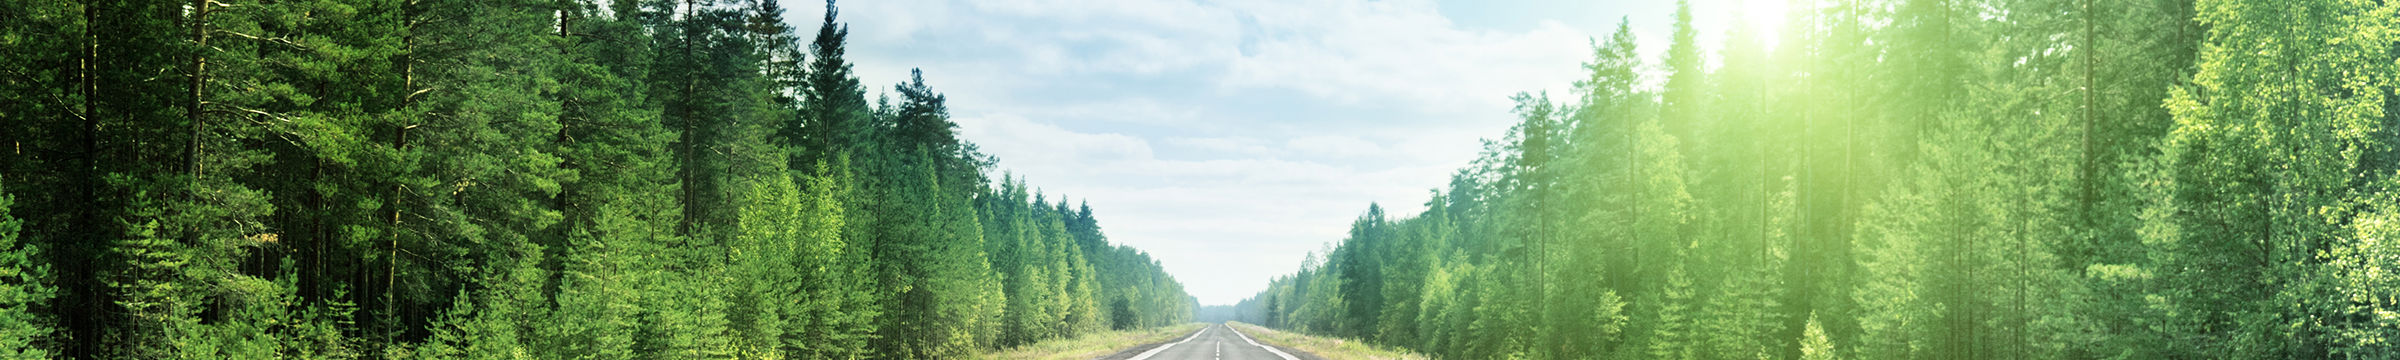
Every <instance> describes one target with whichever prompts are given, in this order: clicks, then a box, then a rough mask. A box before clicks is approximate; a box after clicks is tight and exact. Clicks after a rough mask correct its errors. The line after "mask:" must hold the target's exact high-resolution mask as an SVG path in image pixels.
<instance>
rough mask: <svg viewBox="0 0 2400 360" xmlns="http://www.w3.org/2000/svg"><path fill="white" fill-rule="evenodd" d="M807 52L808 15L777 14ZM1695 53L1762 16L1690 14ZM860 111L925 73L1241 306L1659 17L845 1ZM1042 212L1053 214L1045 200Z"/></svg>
mask: <svg viewBox="0 0 2400 360" xmlns="http://www.w3.org/2000/svg"><path fill="white" fill-rule="evenodd" d="M783 1H784V7H785V8H786V9H788V10H787V14H786V16H787V17H789V18H790V19H789V20H790V21H791V23H793V24H795V25H796V27H798V28H800V30H801V31H802V32H804V34H803V36H809V35H813V33H814V32H815V31H816V29H817V24H819V23H820V22H821V21H822V19H823V16H824V6H823V4H822V3H820V2H817V1H813V0H783ZM1692 1H1693V3H1692V5H1693V8H1694V18H1695V24H1696V27H1697V28H1699V29H1700V30H1701V33H1702V36H1701V41H1700V43H1701V44H1702V45H1703V46H1704V47H1705V48H1708V49H1710V50H1711V51H1712V52H1713V51H1714V49H1715V48H1717V47H1719V46H1717V44H1719V43H1722V42H1723V40H1722V34H1723V33H1724V29H1725V28H1726V27H1727V26H1731V24H1735V23H1739V24H1745V25H1748V26H1757V27H1761V28H1764V29H1770V30H1771V29H1772V28H1773V27H1774V25H1773V22H1772V21H1733V20H1731V19H1734V18H1735V17H1734V15H1735V14H1737V13H1740V14H1745V15H1742V16H1743V17H1742V18H1747V19H1777V18H1780V15H1774V14H1778V13H1777V12H1779V11H1780V9H1781V6H1779V5H1776V4H1780V2H1779V1H1778V0H1692ZM839 5H840V9H841V12H840V20H839V21H841V22H843V23H847V24H849V25H850V39H849V41H850V44H849V49H848V50H849V54H848V59H849V60H850V61H851V62H853V63H855V64H856V68H855V71H856V73H857V74H858V75H859V77H860V78H861V80H862V81H863V82H864V83H865V84H867V85H868V86H869V89H868V92H869V95H868V96H870V97H873V96H877V95H876V94H879V93H891V92H892V91H891V89H892V84H897V83H899V82H900V81H901V80H903V79H905V78H906V77H907V76H908V73H909V70H910V69H922V70H923V71H924V73H925V79H926V80H925V81H926V83H927V84H928V85H930V86H932V87H933V88H934V89H935V90H936V91H940V92H942V93H944V94H947V95H948V99H949V109H950V112H951V115H952V118H953V120H954V121H956V122H957V123H958V124H959V131H960V132H961V135H962V136H963V137H964V138H965V139H967V140H968V141H971V142H974V143H975V144H977V145H978V146H980V147H981V149H982V150H983V151H984V152H985V153H988V154H991V155H994V156H996V157H998V158H999V160H1000V165H999V167H1000V168H1001V169H1004V170H1005V171H1007V172H1009V173H1010V174H1013V175H1015V176H1021V177H1024V178H1026V179H1027V182H1028V183H1029V184H1030V185H1033V186H1034V187H1036V188H1039V189H1040V190H1041V191H1042V192H1043V193H1044V194H1046V195H1048V196H1049V197H1050V198H1051V199H1057V198H1060V197H1065V198H1068V199H1070V201H1075V202H1088V203H1089V204H1090V206H1091V207H1092V209H1093V213H1094V215H1095V217H1097V218H1098V219H1099V223H1100V226H1101V228H1102V230H1103V231H1105V232H1106V233H1107V235H1108V237H1109V240H1110V241H1112V242H1114V243H1117V244H1122V245H1128V246H1133V247H1135V248H1139V249H1142V250H1144V251H1147V252H1149V253H1150V255H1151V256H1152V257H1155V258H1157V259H1158V261H1159V263H1161V264H1162V265H1163V266H1165V267H1166V270H1167V272H1168V273H1169V274H1172V275H1174V276H1175V277H1176V279H1177V280H1180V281H1182V283H1183V284H1184V287H1185V290H1186V291H1187V292H1189V293H1191V295H1192V296H1194V297H1197V298H1199V301H1200V302H1201V303H1202V304H1206V305H1223V304H1232V303H1234V302H1238V301H1240V300H1242V299H1243V298H1247V297H1250V296H1251V295H1254V294H1256V293H1257V292H1258V291H1259V290H1261V289H1263V288H1265V287H1266V285H1267V283H1268V282H1269V281H1270V280H1272V279H1274V278H1275V277H1277V276H1282V275H1288V274H1290V273H1292V272H1293V271H1295V270H1297V269H1298V268H1299V266H1300V264H1301V262H1302V260H1303V259H1304V258H1305V257H1306V256H1307V255H1308V254H1309V253H1311V252H1313V251H1320V250H1322V249H1324V248H1326V244H1328V243H1332V242H1338V241H1341V240H1342V239H1343V237H1344V236H1345V235H1346V234H1347V232H1348V230H1349V225H1350V223H1351V221H1352V220H1354V219H1356V218H1357V217H1358V216H1359V215H1362V214H1364V213H1365V212H1366V209H1367V206H1368V204H1370V203H1375V204H1381V205H1382V206H1384V207H1385V208H1386V209H1387V211H1386V213H1388V214H1393V215H1395V216H1412V215H1414V214H1416V213H1418V212H1421V211H1422V210H1423V209H1424V205H1423V203H1424V202H1425V201H1426V200H1427V199H1429V198H1430V196H1431V194H1432V190H1433V189H1434V188H1437V187H1442V186H1444V185H1445V184H1447V183H1448V181H1449V176H1450V174H1451V173H1452V172H1453V171H1455V170H1457V169H1459V168H1461V167H1464V166H1466V165H1467V164H1468V162H1470V161H1472V160H1473V159H1474V158H1475V156H1476V154H1477V153H1478V152H1479V151H1480V150H1481V148H1482V145H1481V144H1482V139H1486V138H1498V137H1500V136H1502V135H1503V134H1504V133H1505V132H1506V131H1507V129H1508V127H1509V126H1510V125H1512V124H1513V123H1514V121H1515V119H1516V117H1515V115H1513V114H1512V113H1510V111H1509V110H1510V108H1511V107H1512V106H1511V103H1510V101H1509V100H1508V97H1509V96H1510V95H1512V94H1516V93H1518V92H1527V93H1537V94H1539V93H1545V92H1546V93H1547V94H1549V95H1550V97H1551V98H1553V99H1559V100H1565V99H1569V98H1572V97H1573V96H1572V95H1571V92H1569V89H1570V86H1571V85H1570V84H1571V83H1572V82H1573V81H1574V80H1575V79H1578V78H1581V77H1582V65H1581V64H1582V63H1584V62H1586V61H1588V60H1590V58H1591V54H1592V51H1591V44H1592V41H1593V39H1596V38H1605V37H1606V36H1607V35H1608V34H1609V33H1611V32H1613V31H1615V30H1616V28H1617V24H1618V22H1619V20H1620V19H1626V20H1630V21H1631V29H1632V30H1633V31H1634V33H1635V35H1636V38H1637V39H1638V41H1639V44H1640V51H1641V52H1642V53H1644V54H1645V55H1646V56H1648V57H1650V58H1651V60H1650V61H1651V62H1653V63H1655V62H1657V60H1656V59H1657V57H1658V56H1659V54H1660V53H1662V52H1663V50H1664V49H1665V47H1666V44H1667V39H1668V36H1669V34H1671V30H1670V29H1672V27H1671V26H1672V21H1673V14H1674V9H1675V8H1674V3H1673V2H1671V1H1663V0H1380V1H1377V0H1221V1H1203V0H849V1H846V2H843V3H841V4H839ZM1054 201H1055V200H1054Z"/></svg>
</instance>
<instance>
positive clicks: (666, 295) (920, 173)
mask: <svg viewBox="0 0 2400 360" xmlns="http://www.w3.org/2000/svg"><path fill="white" fill-rule="evenodd" d="M825 5H826V10H827V11H826V13H825V17H824V22H823V23H822V24H819V25H820V26H819V27H818V28H816V29H815V31H805V30H806V29H804V28H799V27H796V26H794V25H793V24H787V23H786V21H785V20H784V13H783V9H782V8H780V7H779V5H778V4H777V1H772V0H609V1H585V0H473V1H466V0H189V1H169V0H26V1H9V2H8V3H7V4H6V5H4V6H0V120H4V121H0V146H6V147H5V148H4V149H0V189H5V190H4V191H0V358H6V359H42V358H71V359H218V358H221V359H277V358H281V359H362V358H363V359H420V358H422V359H721V358H723V359H730V358H741V359H786V358H788V359H926V358H956V357H961V356H964V355H966V354H972V353H976V352H979V351H983V350H986V349H994V348H999V347H1006V346H1012V345H1018V344H1025V343H1030V342H1034V341H1039V340H1044V339H1053V338H1063V337H1073V336H1076V335H1078V334H1086V333H1092V332H1096V331H1100V330H1107V329H1130V328H1146V327H1155V326H1163V325H1171V324H1181V323H1186V322H1189V321H1190V318H1191V313H1192V309H1193V308H1194V307H1195V306H1196V305H1195V304H1194V300H1193V299H1192V298H1191V297H1190V296H1189V295H1186V294H1185V292H1184V290H1183V286H1182V285H1181V284H1180V283H1178V282H1177V281H1176V280H1175V279H1174V278H1172V277H1170V276H1168V275H1167V274H1166V273H1165V272H1164V270H1163V269H1162V268H1161V267H1160V265H1159V263H1158V262H1157V261H1156V260H1155V259H1153V258H1152V257H1151V255H1149V254H1147V253H1144V252H1142V251H1140V250H1137V249H1133V248H1129V247H1125V246H1119V245H1114V244H1112V243H1111V242H1110V240H1109V239H1108V238H1107V237H1106V236H1105V235H1103V233H1102V231H1101V227H1100V225H1099V223H1098V222H1097V220H1096V218H1095V216H1094V214H1093V211H1092V209H1091V207H1089V206H1080V205H1078V204H1074V203H1073V202H1072V201H1070V200H1069V199H1068V198H1066V197H1065V196H1058V195H1054V194H1044V193H1042V191H1040V190H1039V189H1038V188H1035V187H1033V186H1031V185H1029V184H1027V180H1025V179H1023V178H1021V177H1018V176H1013V175H1009V174H1008V173H1006V172H1005V171H1003V170H1001V169H1000V168H999V167H998V165H997V164H998V160H997V159H995V158H994V157H992V156H989V155H986V154H983V153H981V152H979V151H978V150H977V148H976V146H975V145H974V144H973V143H971V142H969V141H966V140H964V139H961V138H959V136H958V134H957V131H956V127H957V125H956V124H955V123H953V122H952V121H951V119H950V115H949V110H948V109H947V107H946V106H945V104H944V103H945V97H944V96H943V95H942V94H941V93H939V92H937V91H935V90H934V89H933V88H932V87H931V86H930V85H928V84H927V82H926V80H925V77H924V76H923V74H913V75H915V76H912V77H911V79H910V80H908V81H906V82H903V83H900V84H897V85H894V86H892V87H891V88H889V90H888V91H877V93H879V94H883V95H881V96H879V97H877V98H875V99H873V100H872V101H870V100H869V99H868V98H867V94H868V89H869V86H867V85H862V84H860V81H859V79H858V77H857V76H856V75H855V74H854V73H853V71H852V65H853V64H852V63H850V62H847V61H845V60H844V59H843V56H844V41H845V38H846V36H847V34H848V32H849V30H848V26H847V25H846V24H843V23H841V22H838V21H837V19H836V15H837V14H838V8H837V7H836V6H835V4H834V3H833V2H832V1H827V2H826V4H825Z"/></svg>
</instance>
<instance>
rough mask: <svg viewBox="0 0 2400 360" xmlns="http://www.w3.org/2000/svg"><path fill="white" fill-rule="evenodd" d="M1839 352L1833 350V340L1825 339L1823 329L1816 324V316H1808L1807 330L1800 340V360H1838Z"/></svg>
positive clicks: (1839, 357) (1840, 356)
mask: <svg viewBox="0 0 2400 360" xmlns="http://www.w3.org/2000/svg"><path fill="white" fill-rule="evenodd" d="M1841 358H1842V355H1841V352H1838V351H1835V350H1834V348H1833V340H1832V339H1827V338H1826V337H1825V327H1824V326H1821V325H1818V324H1817V316H1816V315H1814V314H1811V315H1809V316H1808V329H1807V331H1806V332H1803V333H1802V335H1801V338H1800V359H1801V360H1839V359H1841Z"/></svg>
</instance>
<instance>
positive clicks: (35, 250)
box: [0, 191, 57, 359]
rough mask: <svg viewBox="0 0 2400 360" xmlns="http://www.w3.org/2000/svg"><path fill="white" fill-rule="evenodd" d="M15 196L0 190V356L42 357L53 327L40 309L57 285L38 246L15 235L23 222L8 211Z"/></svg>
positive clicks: (47, 353) (47, 303)
mask: <svg viewBox="0 0 2400 360" xmlns="http://www.w3.org/2000/svg"><path fill="white" fill-rule="evenodd" d="M15 198H16V197H14V196H9V195H8V194H7V193H6V192H5V191H0V358H8V359H45V358H49V357H50V356H51V353H50V351H51V350H50V347H49V345H48V344H50V341H52V338H51V337H52V336H53V333H55V332H56V330H54V329H53V328H52V327H51V326H52V325H51V320H50V319H48V316H46V315H45V313H44V312H43V310H45V309H49V308H50V306H51V303H50V301H51V299H52V298H54V297H56V296H57V295H56V292H57V290H56V289H57V288H55V287H54V286H53V285H51V281H52V280H51V278H50V266H49V264H47V263H45V262H43V261H41V260H42V253H41V248H40V247H39V245H38V244H37V243H35V242H31V241H25V240H24V239H22V238H20V237H19V236H20V235H19V234H20V232H21V231H23V230H24V228H25V222H24V220H22V219H18V218H16V217H15V216H11V214H10V208H11V207H12V206H13V205H15V204H16V200H15Z"/></svg>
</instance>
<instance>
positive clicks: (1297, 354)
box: [1220, 323, 1328, 360]
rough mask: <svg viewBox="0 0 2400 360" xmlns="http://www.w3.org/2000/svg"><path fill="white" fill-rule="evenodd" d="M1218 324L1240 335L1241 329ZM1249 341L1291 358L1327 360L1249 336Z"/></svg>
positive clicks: (1231, 325)
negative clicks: (1279, 351) (1290, 355)
mask: <svg viewBox="0 0 2400 360" xmlns="http://www.w3.org/2000/svg"><path fill="white" fill-rule="evenodd" d="M1220 324H1221V325H1224V326H1225V329H1226V330H1233V332H1236V333H1240V332H1242V329H1241V328H1237V327H1234V326H1233V324H1224V323H1220ZM1242 335H1243V336H1248V335H1250V334H1242ZM1250 340H1252V341H1257V342H1258V344H1259V345H1266V346H1273V347H1275V349H1276V350H1282V351H1283V353H1285V354H1292V357H1296V358H1300V360H1328V359H1326V358H1325V357H1323V356H1317V354H1315V353H1310V352H1307V351H1300V349H1294V348H1292V347H1290V346H1283V345H1276V344H1274V343H1270V342H1267V340H1266V339H1260V338H1258V337H1257V336H1251V337H1250Z"/></svg>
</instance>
